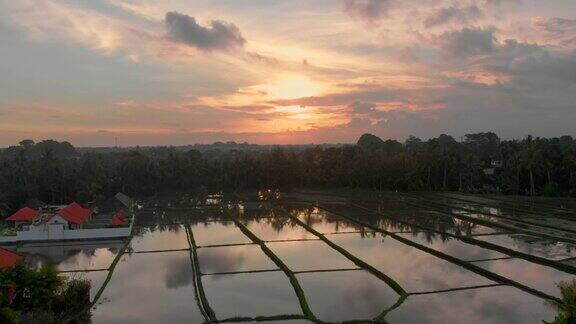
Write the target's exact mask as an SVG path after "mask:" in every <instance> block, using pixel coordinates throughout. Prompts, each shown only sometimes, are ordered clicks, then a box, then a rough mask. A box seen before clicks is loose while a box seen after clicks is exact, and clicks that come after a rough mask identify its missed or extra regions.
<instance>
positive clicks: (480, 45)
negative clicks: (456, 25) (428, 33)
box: [440, 28, 497, 58]
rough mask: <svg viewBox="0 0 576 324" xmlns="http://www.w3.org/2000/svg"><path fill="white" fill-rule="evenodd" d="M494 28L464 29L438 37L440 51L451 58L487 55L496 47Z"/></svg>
mask: <svg viewBox="0 0 576 324" xmlns="http://www.w3.org/2000/svg"><path fill="white" fill-rule="evenodd" d="M494 32H495V30H494V28H464V29H461V30H457V31H450V32H446V33H444V34H442V35H441V36H440V41H441V46H442V50H443V51H444V52H445V53H446V54H448V55H449V56H453V57H463V58H465V57H470V56H477V55H483V54H489V53H492V52H493V51H494V49H495V48H496V46H497V42H496V37H495V36H494Z"/></svg>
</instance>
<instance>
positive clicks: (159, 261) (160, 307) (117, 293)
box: [92, 251, 203, 323]
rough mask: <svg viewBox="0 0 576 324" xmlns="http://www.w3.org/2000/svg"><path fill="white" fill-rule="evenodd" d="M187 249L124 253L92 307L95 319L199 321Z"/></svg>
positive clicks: (100, 320) (153, 321)
mask: <svg viewBox="0 0 576 324" xmlns="http://www.w3.org/2000/svg"><path fill="white" fill-rule="evenodd" d="M187 278H192V267H191V262H190V254H189V253H187V252H185V251H184V252H169V253H149V254H132V255H125V256H123V257H122V259H121V261H120V262H119V263H118V266H117V267H116V269H115V271H114V275H113V276H112V280H111V281H110V283H109V284H108V285H107V286H106V289H105V290H104V294H103V296H102V298H101V299H100V300H101V303H99V304H97V305H96V309H95V310H93V311H92V313H93V319H94V322H95V323H127V322H131V323H200V322H202V321H203V317H202V315H201V313H200V311H199V310H198V308H197V307H196V305H195V299H194V298H195V295H194V290H193V287H192V281H191V280H189V279H187Z"/></svg>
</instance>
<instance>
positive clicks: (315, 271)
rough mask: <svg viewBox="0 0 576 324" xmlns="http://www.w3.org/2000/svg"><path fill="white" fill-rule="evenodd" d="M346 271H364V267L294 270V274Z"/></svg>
mask: <svg viewBox="0 0 576 324" xmlns="http://www.w3.org/2000/svg"><path fill="white" fill-rule="evenodd" d="M346 271H364V269H362V268H344V269H322V270H300V271H293V272H294V274H303V273H326V272H346Z"/></svg>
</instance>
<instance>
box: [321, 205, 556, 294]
mask: <svg viewBox="0 0 576 324" xmlns="http://www.w3.org/2000/svg"><path fill="white" fill-rule="evenodd" d="M317 207H318V208H321V209H324V210H326V211H328V212H331V213H333V214H335V215H339V216H340V217H342V218H345V219H348V220H350V221H353V222H355V223H357V224H359V225H363V226H366V227H368V228H371V229H373V230H375V231H378V232H380V233H383V234H386V235H388V236H390V237H391V238H393V239H395V240H397V241H399V242H401V243H404V244H406V245H409V246H412V247H414V248H417V249H419V250H421V251H424V252H427V253H428V254H432V255H434V256H436V257H438V258H440V259H444V260H446V261H448V262H450V263H453V264H456V265H459V266H461V267H463V268H465V269H467V270H470V271H472V272H474V273H476V274H479V275H481V276H483V277H485V278H488V279H490V280H492V281H494V282H497V283H501V284H506V285H510V286H514V287H516V288H518V289H520V290H523V291H525V292H527V293H530V294H532V295H534V296H537V297H540V298H543V299H548V300H552V301H556V302H560V299H558V298H557V297H554V296H550V295H548V294H546V293H544V292H541V291H539V290H537V289H534V288H531V287H528V286H525V285H523V284H521V283H518V282H516V281H514V280H512V279H509V278H506V277H503V276H501V275H499V274H496V273H494V272H491V271H488V270H486V269H484V268H481V267H479V266H477V265H475V264H472V263H469V262H466V261H463V260H460V259H458V258H456V257H453V256H451V255H448V254H445V253H443V252H440V251H438V250H434V249H432V248H429V247H427V246H424V245H421V244H418V243H416V242H413V241H411V240H409V239H407V238H404V237H402V236H399V235H396V234H394V233H391V232H388V231H386V230H383V229H381V228H379V227H376V226H374V225H371V224H369V223H365V222H362V221H359V220H357V219H355V218H353V217H350V216H347V215H344V214H343V213H341V212H336V211H333V210H330V209H328V208H326V207H322V206H320V205H317Z"/></svg>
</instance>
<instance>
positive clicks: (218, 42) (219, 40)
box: [165, 12, 246, 51]
mask: <svg viewBox="0 0 576 324" xmlns="http://www.w3.org/2000/svg"><path fill="white" fill-rule="evenodd" d="M165 22H166V28H167V33H168V38H169V39H170V40H172V41H174V42H178V43H183V44H186V45H190V46H194V47H196V48H198V49H200V50H205V51H215V50H231V49H235V48H239V47H242V46H243V45H244V44H245V43H246V40H245V39H244V37H242V34H241V33H240V30H239V29H238V27H236V25H234V24H232V23H227V22H223V21H212V22H210V25H209V26H207V27H204V26H201V25H200V24H198V23H197V22H196V19H194V17H191V16H188V15H185V14H181V13H178V12H168V13H166V17H165Z"/></svg>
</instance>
